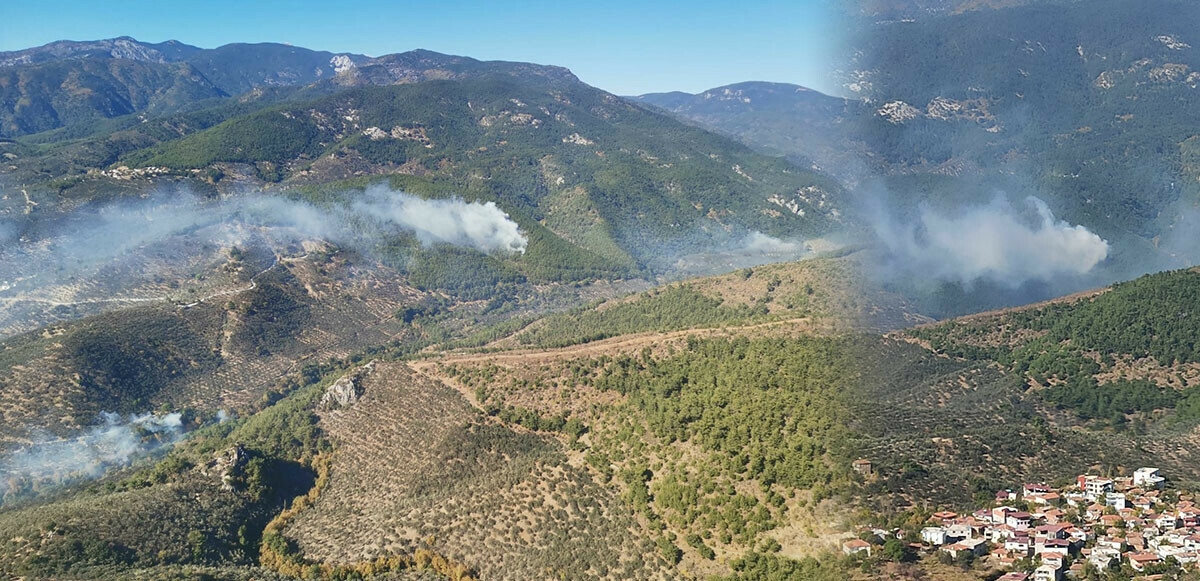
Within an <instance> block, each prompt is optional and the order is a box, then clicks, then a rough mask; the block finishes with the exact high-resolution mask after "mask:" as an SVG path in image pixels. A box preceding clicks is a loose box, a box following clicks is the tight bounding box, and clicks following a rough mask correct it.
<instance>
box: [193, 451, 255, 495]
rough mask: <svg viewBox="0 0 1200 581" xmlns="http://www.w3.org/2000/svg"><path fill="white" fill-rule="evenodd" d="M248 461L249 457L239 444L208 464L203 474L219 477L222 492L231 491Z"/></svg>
mask: <svg viewBox="0 0 1200 581" xmlns="http://www.w3.org/2000/svg"><path fill="white" fill-rule="evenodd" d="M249 459H250V456H249V454H247V453H246V449H245V448H243V447H242V445H241V444H234V445H233V446H230V447H229V448H228V449H227V450H225V451H224V452H221V453H220V454H218V455H217V457H216V458H214V459H213V460H212V462H209V463H208V466H206V467H205V470H204V472H205V474H216V475H218V476H220V477H221V489H222V490H233V489H234V488H236V487H237V486H236V483H237V479H238V476H240V475H241V473H242V468H244V467H245V466H246V462H247V461H248V460H249Z"/></svg>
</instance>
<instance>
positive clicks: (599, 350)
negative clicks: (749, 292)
mask: <svg viewBox="0 0 1200 581" xmlns="http://www.w3.org/2000/svg"><path fill="white" fill-rule="evenodd" d="M813 322H814V320H813V318H812V317H799V318H794V319H780V320H776V321H767V322H764V323H755V324H753V325H744V326H740V327H709V328H698V329H683V330H680V331H667V332H656V331H650V332H645V333H636V334H631V335H621V336H619V337H611V338H609V339H602V340H600V341H592V342H589V343H581V344H578V345H569V346H567V347H557V348H550V349H536V348H534V349H518V350H513V351H503V352H496V353H448V354H444V355H431V356H430V357H429V358H427V359H421V360H418V361H412V362H410V363H409V366H410V367H412V368H413V369H416V370H417V371H420V372H422V373H424V374H426V375H434V376H436V375H437V374H436V373H432V371H433V369H434V368H435V367H436V366H437V365H441V364H453V363H476V362H482V361H487V362H492V363H496V364H498V365H499V364H503V363H505V362H510V363H519V362H523V361H538V360H547V359H574V358H577V357H587V356H594V355H604V354H611V353H613V352H628V351H637V350H640V349H641V348H643V347H653V346H655V345H659V344H662V343H664V342H667V341H674V340H679V339H684V338H687V337H688V336H695V337H721V336H727V337H732V336H737V335H740V334H744V333H746V332H748V331H754V330H760V329H768V328H772V327H782V326H786V325H796V326H801V325H804V326H808V327H810V328H809V329H808V330H811V331H816V325H812V323H813Z"/></svg>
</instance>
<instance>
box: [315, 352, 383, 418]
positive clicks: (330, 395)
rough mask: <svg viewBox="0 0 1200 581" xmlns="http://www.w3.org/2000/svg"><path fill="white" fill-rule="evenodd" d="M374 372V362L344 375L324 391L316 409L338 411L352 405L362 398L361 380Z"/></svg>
mask: <svg viewBox="0 0 1200 581" xmlns="http://www.w3.org/2000/svg"><path fill="white" fill-rule="evenodd" d="M374 370H375V362H374V361H372V362H370V363H367V364H366V365H364V366H362V367H359V368H358V369H354V370H352V371H350V372H348V373H346V374H345V375H343V376H342V377H340V378H339V379H338V380H337V381H335V382H333V383H332V384H330V385H329V387H328V388H326V389H325V393H324V394H322V395H321V401H320V403H319V404H318V407H320V408H321V409H338V408H347V407H350V406H352V405H354V404H355V403H357V402H358V399H359V398H360V397H362V394H363V386H362V380H363V378H365V377H366V376H367V374H369V373H371V372H372V371H374Z"/></svg>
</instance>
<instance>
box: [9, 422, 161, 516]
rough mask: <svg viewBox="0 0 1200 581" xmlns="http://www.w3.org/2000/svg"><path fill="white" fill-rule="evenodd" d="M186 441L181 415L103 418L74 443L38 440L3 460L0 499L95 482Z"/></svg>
mask: <svg viewBox="0 0 1200 581" xmlns="http://www.w3.org/2000/svg"><path fill="white" fill-rule="evenodd" d="M182 436H183V422H182V416H181V415H180V414H178V413H171V414H163V415H155V414H149V413H147V414H141V415H129V416H126V417H122V416H121V415H119V414H115V413H108V412H104V413H102V414H100V423H99V424H97V425H95V426H92V427H90V428H88V429H86V430H84V431H83V432H81V433H80V434H78V435H76V436H74V437H70V438H54V437H52V436H40V437H36V438H34V442H33V444H31V445H29V446H26V447H23V448H20V449H18V450H16V451H14V452H12V453H11V454H9V455H8V456H6V457H4V458H3V460H0V499H2V498H3V497H5V496H7V495H9V494H13V493H20V492H23V491H32V490H37V489H39V488H41V487H46V486H53V485H58V484H65V483H68V482H72V481H76V480H80V479H85V478H96V477H98V476H101V475H103V474H104V472H105V471H106V470H109V469H111V468H116V467H121V466H127V465H129V463H130V462H132V461H134V460H136V459H137V458H141V457H144V456H146V455H147V454H150V453H152V452H154V451H156V450H159V449H161V448H163V447H164V446H168V445H171V444H174V443H175V442H176V441H178V440H179V438H181V437H182Z"/></svg>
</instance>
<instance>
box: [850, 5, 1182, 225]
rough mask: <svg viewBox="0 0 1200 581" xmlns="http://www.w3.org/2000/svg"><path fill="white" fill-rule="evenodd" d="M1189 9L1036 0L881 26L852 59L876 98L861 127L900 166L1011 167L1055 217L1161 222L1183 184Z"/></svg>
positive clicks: (983, 195)
mask: <svg viewBox="0 0 1200 581" xmlns="http://www.w3.org/2000/svg"><path fill="white" fill-rule="evenodd" d="M1198 10H1200V9H1198V8H1197V6H1196V5H1195V4H1194V3H1190V2H1175V1H1173V0H1157V1H1155V2H1152V3H1150V4H1148V5H1135V4H1132V3H1128V2H1119V1H1112V0H1109V1H1105V2H1100V3H1096V2H1090V3H1039V4H1036V5H1032V6H1024V7H1017V8H1008V9H1002V10H981V11H975V12H967V13H964V14H960V15H955V16H946V17H941V18H928V19H919V20H917V21H916V22H890V23H886V24H881V25H879V26H877V27H875V28H872V29H871V31H870V33H869V34H864V35H863V38H862V43H863V52H862V55H861V57H860V59H859V60H858V61H857V62H856V63H855V64H854V66H855V68H856V69H857V71H858V72H860V73H861V74H863V75H865V78H867V79H869V83H866V84H863V85H860V87H861V88H865V89H866V90H865V91H864V93H863V95H864V96H869V97H870V98H871V100H872V102H873V103H874V104H875V105H874V107H875V108H876V109H878V110H877V111H876V112H875V114H874V115H871V116H869V117H867V118H866V119H867V121H866V124H865V126H864V127H863V130H864V131H865V133H863V134H862V135H861V137H862V139H863V140H864V141H865V142H866V143H867V144H868V146H869V147H870V148H871V149H872V150H874V151H876V152H878V153H879V154H880V155H882V156H884V157H885V158H886V159H888V160H889V161H890V163H892V164H896V165H898V166H902V167H906V168H910V170H911V169H921V170H923V171H929V172H936V173H948V174H950V175H956V174H960V173H968V174H969V173H971V172H973V171H974V172H984V173H988V172H993V171H994V172H996V173H997V174H1000V173H1005V172H1016V174H1017V176H1018V177H1019V178H1025V183H1026V185H1025V188H1030V186H1032V188H1033V189H1034V190H1036V191H1040V192H1041V195H1043V196H1044V197H1046V199H1047V200H1052V201H1053V202H1054V205H1055V207H1057V208H1061V210H1060V213H1061V214H1062V215H1063V217H1064V218H1065V219H1067V220H1068V221H1070V222H1072V223H1083V224H1085V225H1087V226H1088V227H1089V228H1092V229H1094V230H1096V231H1098V232H1100V233H1102V234H1103V235H1105V236H1106V237H1114V236H1118V237H1119V236H1120V235H1121V234H1122V233H1126V232H1129V233H1134V234H1137V235H1139V236H1144V237H1146V238H1151V237H1154V236H1155V235H1158V234H1162V233H1163V232H1164V230H1165V229H1166V228H1167V227H1168V226H1169V225H1171V224H1172V223H1173V221H1174V220H1177V219H1178V218H1179V215H1180V210H1179V208H1177V207H1173V206H1172V204H1175V203H1176V202H1179V201H1181V200H1184V199H1187V198H1188V197H1189V196H1192V195H1194V192H1191V191H1190V190H1188V189H1187V188H1186V187H1185V186H1184V185H1183V183H1184V182H1183V180H1181V179H1180V178H1181V177H1182V176H1181V175H1180V173H1179V172H1180V168H1181V166H1182V160H1183V159H1184V154H1183V152H1182V151H1181V147H1180V144H1182V143H1184V142H1185V141H1186V140H1187V139H1189V138H1191V137H1193V135H1194V134H1195V131H1194V130H1193V128H1194V127H1195V126H1196V125H1197V121H1198V119H1197V117H1196V115H1197V111H1198V110H1200V109H1198V108H1197V107H1196V106H1195V104H1196V103H1197V99H1200V94H1198V93H1197V92H1196V83H1197V80H1198V79H1200V52H1197V49H1195V48H1193V46H1192V45H1193V44H1197V43H1200V39H1195V38H1192V34H1193V33H1194V28H1192V27H1191V26H1190V23H1194V22H1197V21H1200V12H1198ZM899 47H903V49H900V48H899ZM1008 181H1009V182H1011V183H1010V185H1009V186H1008V187H1010V188H1011V187H1020V186H1019V184H1021V183H1022V180H1021V179H1017V180H1011V179H1010V180H1008ZM995 183H997V184H1000V185H1001V186H1003V184H1004V183H1005V181H1004V179H1003V178H1001V177H999V176H998V177H997V178H996V179H995ZM924 185H925V186H926V187H927V189H930V190H931V191H932V192H933V195H932V196H930V195H928V194H926V195H925V196H923V197H925V198H931V197H932V198H935V199H937V198H943V194H941V193H939V192H940V188H941V187H944V188H956V189H958V190H959V191H957V192H955V193H954V196H955V198H957V199H959V200H962V199H964V198H966V199H976V200H978V199H984V200H986V199H987V198H988V197H990V196H992V195H993V192H991V191H987V189H986V188H982V187H980V188H975V189H974V190H972V189H967V190H966V191H962V190H963V188H962V187H961V186H962V183H961V182H956V181H954V180H941V181H940V182H939V181H933V180H931V181H929V182H927V183H926V184H924ZM910 189H913V190H914V191H916V190H915V189H914V188H906V189H904V191H908V190H910ZM946 195H947V196H948V194H946Z"/></svg>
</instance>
